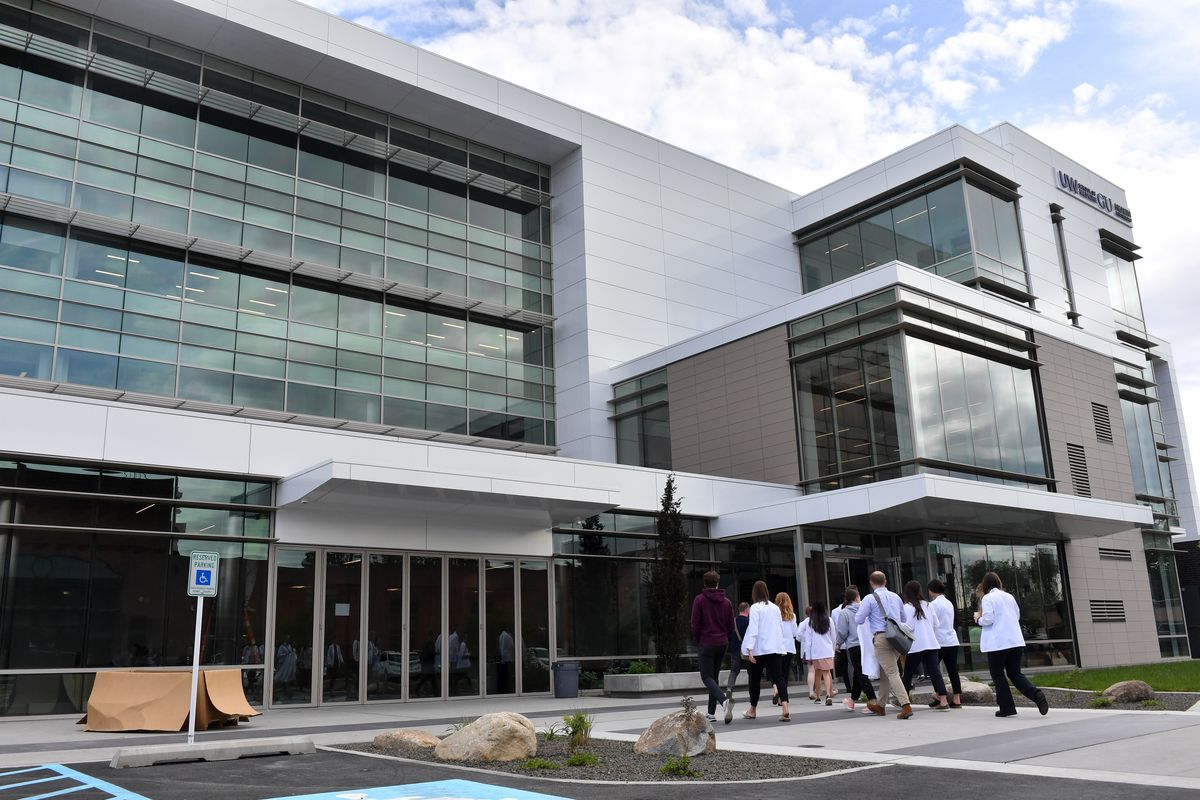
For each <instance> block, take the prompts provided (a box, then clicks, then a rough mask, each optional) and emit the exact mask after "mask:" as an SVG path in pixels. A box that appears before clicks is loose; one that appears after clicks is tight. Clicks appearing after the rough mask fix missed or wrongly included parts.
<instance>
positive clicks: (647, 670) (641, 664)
mask: <svg viewBox="0 0 1200 800" xmlns="http://www.w3.org/2000/svg"><path fill="white" fill-rule="evenodd" d="M629 674H630V675H653V674H654V665H653V664H651V663H650V662H649V661H642V660H640V659H639V660H638V661H633V662H631V663H630V664H629Z"/></svg>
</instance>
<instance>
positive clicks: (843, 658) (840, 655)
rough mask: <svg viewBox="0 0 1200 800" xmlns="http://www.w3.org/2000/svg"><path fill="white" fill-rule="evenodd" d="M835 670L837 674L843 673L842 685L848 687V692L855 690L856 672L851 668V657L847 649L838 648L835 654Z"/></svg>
mask: <svg viewBox="0 0 1200 800" xmlns="http://www.w3.org/2000/svg"><path fill="white" fill-rule="evenodd" d="M833 671H834V673H835V674H837V673H840V674H841V676H842V685H844V686H845V687H846V694H850V693H851V692H853V691H854V673H853V672H852V671H851V669H850V659H849V657H848V656H847V655H846V651H845V650H838V651H837V652H836V653H834V654H833Z"/></svg>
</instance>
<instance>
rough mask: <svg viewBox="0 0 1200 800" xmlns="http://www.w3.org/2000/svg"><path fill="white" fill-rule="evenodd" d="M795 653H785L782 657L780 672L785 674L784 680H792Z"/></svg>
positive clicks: (786, 681)
mask: <svg viewBox="0 0 1200 800" xmlns="http://www.w3.org/2000/svg"><path fill="white" fill-rule="evenodd" d="M795 658H796V654H795V653H784V654H783V655H781V656H780V657H779V659H780V664H781V666H780V668H779V669H780V673H781V674H782V675H783V682H784V683H785V684H786V683H789V682H790V681H791V680H792V661H793V660H795Z"/></svg>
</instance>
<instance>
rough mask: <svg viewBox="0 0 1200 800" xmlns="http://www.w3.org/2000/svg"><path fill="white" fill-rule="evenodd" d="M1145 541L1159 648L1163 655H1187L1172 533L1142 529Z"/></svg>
mask: <svg viewBox="0 0 1200 800" xmlns="http://www.w3.org/2000/svg"><path fill="white" fill-rule="evenodd" d="M1142 543H1143V545H1144V547H1145V550H1146V571H1147V572H1148V573H1149V576H1150V599H1151V601H1152V603H1153V605H1154V625H1155V630H1156V631H1157V632H1158V646H1159V652H1160V654H1161V655H1162V657H1163V658H1174V657H1178V656H1182V657H1187V656H1189V655H1190V654H1191V651H1190V649H1189V647H1188V638H1187V624H1186V623H1185V621H1184V617H1183V600H1182V598H1181V597H1180V593H1179V571H1178V568H1177V567H1176V564H1175V551H1174V548H1173V546H1172V544H1171V536H1170V534H1167V533H1160V532H1158V531H1143V532H1142Z"/></svg>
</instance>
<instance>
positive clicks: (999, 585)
mask: <svg viewBox="0 0 1200 800" xmlns="http://www.w3.org/2000/svg"><path fill="white" fill-rule="evenodd" d="M979 588H980V589H982V590H983V593H984V594H987V593H988V592H990V591H991V590H992V589H999V590H1000V591H1004V581H1002V580H1000V576H999V575H997V574H996V573H994V572H989V573H988V574H986V575H984V576H983V580H982V581H980V582H979Z"/></svg>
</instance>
